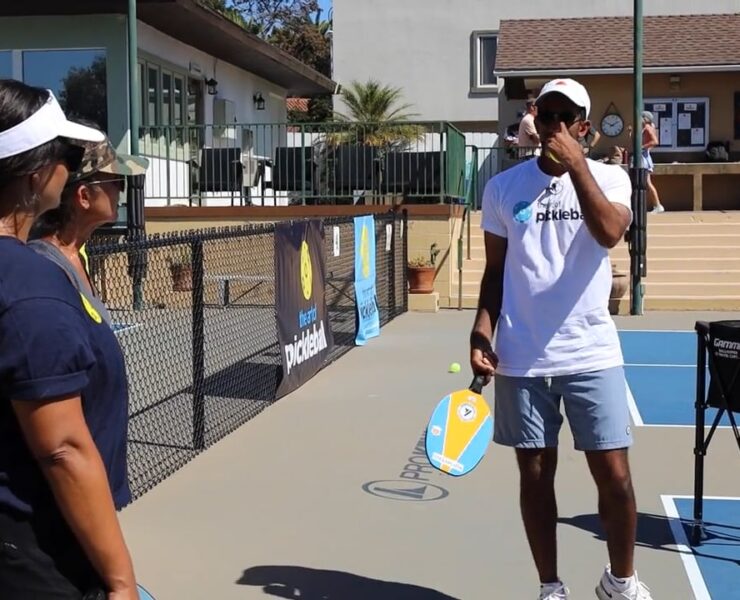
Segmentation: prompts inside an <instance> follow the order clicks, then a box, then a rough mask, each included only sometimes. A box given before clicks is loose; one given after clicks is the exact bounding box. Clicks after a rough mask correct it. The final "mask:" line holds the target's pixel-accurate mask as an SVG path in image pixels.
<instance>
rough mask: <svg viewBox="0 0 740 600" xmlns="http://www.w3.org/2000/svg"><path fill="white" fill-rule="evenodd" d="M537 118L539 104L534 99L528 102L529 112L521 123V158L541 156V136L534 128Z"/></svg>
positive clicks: (519, 143) (519, 137)
mask: <svg viewBox="0 0 740 600" xmlns="http://www.w3.org/2000/svg"><path fill="white" fill-rule="evenodd" d="M536 116H537V104H536V102H535V100H534V98H530V99H528V100H527V110H526V113H525V115H524V116H523V117H522V120H521V121H520V122H519V135H518V141H517V144H518V145H519V148H520V150H519V158H524V157H529V156H539V154H540V136H539V134H538V133H537V128H536V127H535V126H534V119H535V117H536Z"/></svg>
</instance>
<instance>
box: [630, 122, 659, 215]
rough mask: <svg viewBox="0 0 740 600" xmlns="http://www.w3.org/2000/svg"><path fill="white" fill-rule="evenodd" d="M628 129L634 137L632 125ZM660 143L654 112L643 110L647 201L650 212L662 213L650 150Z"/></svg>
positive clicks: (643, 158) (643, 162)
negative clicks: (654, 180) (654, 181)
mask: <svg viewBox="0 0 740 600" xmlns="http://www.w3.org/2000/svg"><path fill="white" fill-rule="evenodd" d="M627 130H628V131H629V135H630V139H632V125H630V126H629V127H628V128H627ZM657 145H658V131H657V130H656V129H655V118H654V117H653V113H651V112H650V111H647V110H646V111H643V113H642V168H643V169H647V192H648V193H647V201H648V207H649V208H650V209H651V210H650V212H653V213H662V212H665V208H664V207H663V205H662V204H661V203H660V196H659V195H658V190H657V188H656V187H655V184H654V183H653V178H652V173H653V171H654V170H655V164H654V163H653V157H652V156H651V155H650V150H651V149H652V148H655V147H656V146H657Z"/></svg>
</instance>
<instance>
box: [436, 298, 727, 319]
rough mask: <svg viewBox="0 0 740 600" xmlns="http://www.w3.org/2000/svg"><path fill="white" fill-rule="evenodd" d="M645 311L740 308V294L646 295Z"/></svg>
mask: <svg viewBox="0 0 740 600" xmlns="http://www.w3.org/2000/svg"><path fill="white" fill-rule="evenodd" d="M615 304H616V307H615V308H616V310H617V311H618V314H620V315H628V314H629V312H630V299H629V297H624V298H622V299H621V300H619V302H618V303H615ZM457 307H458V297H457V295H455V296H454V297H452V298H450V299H449V301H448V302H446V303H444V302H442V301H441V299H440V308H453V309H454V308H457ZM462 308H463V309H469V310H475V309H476V308H478V296H477V295H476V296H471V295H468V296H463V297H462ZM643 308H644V310H645V311H651V310H675V311H681V310H708V311H713V310H723V311H724V310H740V296H735V297H725V298H708V297H706V296H692V297H680V298H679V297H675V296H646V297H645V298H644V300H643Z"/></svg>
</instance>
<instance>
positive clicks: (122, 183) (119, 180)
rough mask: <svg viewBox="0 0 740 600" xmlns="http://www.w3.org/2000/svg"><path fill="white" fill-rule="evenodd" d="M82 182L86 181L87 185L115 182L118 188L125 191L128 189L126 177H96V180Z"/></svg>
mask: <svg viewBox="0 0 740 600" xmlns="http://www.w3.org/2000/svg"><path fill="white" fill-rule="evenodd" d="M80 183H84V184H85V185H103V184H104V183H114V184H115V185H116V189H117V190H118V191H119V192H121V193H123V192H124V191H125V190H126V178H125V177H115V178H111V179H96V180H95V181H84V180H83V181H81V182H80Z"/></svg>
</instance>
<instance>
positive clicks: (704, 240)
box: [648, 227, 740, 251]
mask: <svg viewBox="0 0 740 600" xmlns="http://www.w3.org/2000/svg"><path fill="white" fill-rule="evenodd" d="M687 246H714V247H722V248H726V247H728V246H740V227H738V231H736V232H735V233H719V232H715V231H694V232H692V233H690V234H675V233H670V234H664V233H651V232H648V251H650V248H676V247H678V248H685V247H687Z"/></svg>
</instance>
